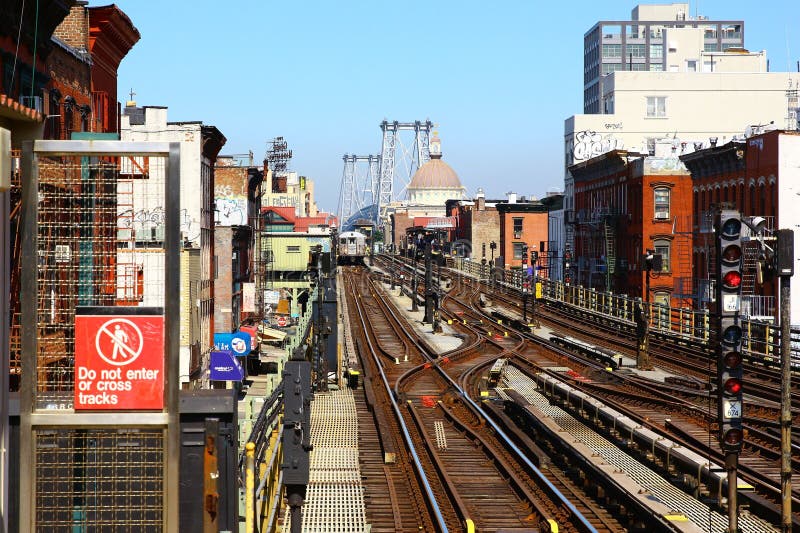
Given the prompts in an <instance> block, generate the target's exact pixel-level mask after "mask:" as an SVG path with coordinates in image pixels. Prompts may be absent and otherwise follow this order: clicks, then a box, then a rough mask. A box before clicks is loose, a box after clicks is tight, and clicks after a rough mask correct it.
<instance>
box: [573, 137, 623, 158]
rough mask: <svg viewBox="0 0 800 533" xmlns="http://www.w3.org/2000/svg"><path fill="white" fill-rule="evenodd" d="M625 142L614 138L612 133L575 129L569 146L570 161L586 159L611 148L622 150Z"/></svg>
mask: <svg viewBox="0 0 800 533" xmlns="http://www.w3.org/2000/svg"><path fill="white" fill-rule="evenodd" d="M624 147H625V143H623V142H622V140H621V139H617V138H615V137H614V136H613V135H612V134H610V133H606V134H602V133H599V132H596V131H591V130H584V131H576V132H575V134H574V136H573V142H572V147H571V148H570V154H569V155H570V160H571V163H577V162H579V161H586V160H587V159H591V158H593V157H596V156H598V155H600V154H604V153H606V152H610V151H611V150H622V149H623V148H624Z"/></svg>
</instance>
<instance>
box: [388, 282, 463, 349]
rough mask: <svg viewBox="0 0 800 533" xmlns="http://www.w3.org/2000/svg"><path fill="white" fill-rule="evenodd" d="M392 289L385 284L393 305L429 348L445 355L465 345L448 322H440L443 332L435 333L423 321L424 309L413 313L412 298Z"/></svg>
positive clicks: (397, 289)
mask: <svg viewBox="0 0 800 533" xmlns="http://www.w3.org/2000/svg"><path fill="white" fill-rule="evenodd" d="M390 287H391V285H389V284H384V289H385V290H386V294H388V295H389V297H390V298H391V300H392V303H394V306H395V307H396V308H397V309H399V310H400V312H401V313H403V315H404V316H405V317H406V319H407V320H408V322H409V323H410V324H411V326H412V327H413V328H414V330H415V331H416V332H417V333H418V334H419V335H420V336H421V337H422V338H424V339H425V342H426V343H427V344H428V346H430V347H431V349H433V350H434V351H435V352H436V353H437V354H443V353H445V352H449V351H452V350H455V349H456V348H458V347H459V346H461V345H462V344H463V343H464V339H463V338H462V337H461V336H460V335H459V336H455V335H456V331H455V330H454V329H453V328H452V327H451V326H450V325H448V324H447V322H446V321H443V320H442V321H440V322H439V324H440V325H441V328H442V332H441V333H434V332H433V326H432V325H431V324H425V323H423V322H422V319H423V318H424V317H425V311H424V309H423V308H422V307H420V309H419V311H417V312H414V311H412V310H411V298H409V297H408V296H406V295H404V294H401V292H400V289H399V288H395V289H394V290H392V289H390Z"/></svg>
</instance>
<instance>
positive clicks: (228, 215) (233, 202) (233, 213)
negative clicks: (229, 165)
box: [214, 184, 247, 226]
mask: <svg viewBox="0 0 800 533" xmlns="http://www.w3.org/2000/svg"><path fill="white" fill-rule="evenodd" d="M214 204H215V206H214V208H215V209H216V211H217V213H216V217H217V220H218V224H219V225H220V226H244V225H246V224H247V194H246V193H245V194H242V193H236V192H234V190H233V187H232V186H231V185H227V184H222V185H219V184H218V185H215V186H214Z"/></svg>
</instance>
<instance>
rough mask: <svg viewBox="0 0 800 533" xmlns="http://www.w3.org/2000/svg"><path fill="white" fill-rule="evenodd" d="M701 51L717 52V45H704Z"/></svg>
mask: <svg viewBox="0 0 800 533" xmlns="http://www.w3.org/2000/svg"><path fill="white" fill-rule="evenodd" d="M703 49H704V50H705V51H706V52H719V43H705V45H703Z"/></svg>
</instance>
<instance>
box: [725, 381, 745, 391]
mask: <svg viewBox="0 0 800 533" xmlns="http://www.w3.org/2000/svg"><path fill="white" fill-rule="evenodd" d="M725 392H726V393H728V394H739V393H740V392H742V382H741V381H740V380H738V379H736V378H730V379H729V380H728V381H726V382H725Z"/></svg>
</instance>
